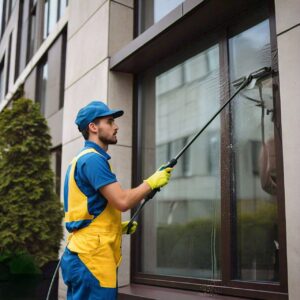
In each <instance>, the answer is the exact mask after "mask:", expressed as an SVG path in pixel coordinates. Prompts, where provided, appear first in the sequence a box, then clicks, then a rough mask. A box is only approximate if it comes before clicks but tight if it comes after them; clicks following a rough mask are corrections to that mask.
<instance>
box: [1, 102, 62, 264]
mask: <svg viewBox="0 0 300 300" xmlns="http://www.w3.org/2000/svg"><path fill="white" fill-rule="evenodd" d="M50 147H51V137H50V135H49V129H48V126H47V123H46V120H45V118H44V117H43V116H42V115H41V114H40V111H39V106H38V105H36V104H34V103H33V102H32V101H31V100H29V99H23V98H21V99H18V100H16V101H14V102H13V105H12V108H6V109H4V110H3V111H2V112H1V113H0V220H1V221H0V257H2V261H8V259H7V257H10V258H12V259H11V260H10V263H9V264H10V268H11V270H13V269H14V268H15V267H14V266H15V265H14V264H13V260H14V259H16V257H19V256H20V255H23V256H24V257H25V260H24V261H25V262H26V263H27V265H28V264H29V262H28V261H29V260H26V257H28V256H31V257H33V259H34V262H35V263H36V265H37V266H39V267H41V266H43V265H44V264H45V263H47V262H48V261H51V260H56V259H57V257H58V250H59V247H60V240H61V238H62V224H61V221H62V216H63V214H62V207H61V203H60V200H59V198H58V196H57V195H56V194H55V192H54V174H53V172H52V170H51V168H50ZM0 260H1V259H0ZM26 263H25V264H26ZM30 268H32V266H31V267H30ZM15 269H16V268H15Z"/></svg>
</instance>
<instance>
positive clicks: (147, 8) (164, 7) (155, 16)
mask: <svg viewBox="0 0 300 300" xmlns="http://www.w3.org/2000/svg"><path fill="white" fill-rule="evenodd" d="M182 2H184V0H163V1H162V0H147V1H140V2H139V4H140V5H141V14H140V31H141V33H142V32H144V31H145V30H146V29H148V28H149V27H150V26H152V25H153V24H155V23H156V22H158V21H159V20H160V19H162V18H163V17H164V16H166V15H167V14H168V13H169V12H171V11H172V10H173V9H175V8H176V7H177V6H178V5H180V4H181V3H182Z"/></svg>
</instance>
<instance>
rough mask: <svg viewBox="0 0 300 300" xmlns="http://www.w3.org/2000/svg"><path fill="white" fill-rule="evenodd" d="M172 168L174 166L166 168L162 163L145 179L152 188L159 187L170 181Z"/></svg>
mask: <svg viewBox="0 0 300 300" xmlns="http://www.w3.org/2000/svg"><path fill="white" fill-rule="evenodd" d="M172 170H173V168H165V169H164V165H162V166H161V167H160V168H159V169H158V170H157V171H156V172H155V173H154V174H153V175H151V176H150V177H149V178H147V179H145V180H144V182H147V183H148V184H149V185H150V187H151V189H152V190H154V189H159V188H161V187H163V186H165V185H166V184H167V183H168V182H169V180H170V177H171V172H172Z"/></svg>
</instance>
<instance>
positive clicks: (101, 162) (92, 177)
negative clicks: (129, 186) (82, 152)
mask: <svg viewBox="0 0 300 300" xmlns="http://www.w3.org/2000/svg"><path fill="white" fill-rule="evenodd" d="M82 176H83V177H84V178H85V179H86V180H87V181H88V182H89V183H90V184H91V186H92V187H93V188H94V189H95V190H99V189H100V188H101V187H103V186H105V185H108V184H110V183H113V182H116V181H117V178H116V175H115V174H114V173H112V171H111V170H110V166H109V164H108V161H107V160H106V159H105V158H104V157H101V156H100V155H98V154H92V155H91V156H90V157H89V158H88V159H87V160H86V161H85V163H84V164H83V166H82Z"/></svg>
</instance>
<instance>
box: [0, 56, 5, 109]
mask: <svg viewBox="0 0 300 300" xmlns="http://www.w3.org/2000/svg"><path fill="white" fill-rule="evenodd" d="M4 59H5V57H3V58H2V60H1V63H0V103H1V102H2V101H3V100H4V96H5V94H4Z"/></svg>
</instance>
